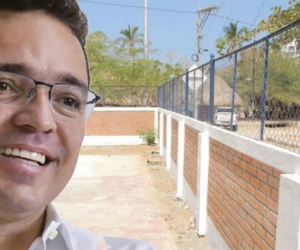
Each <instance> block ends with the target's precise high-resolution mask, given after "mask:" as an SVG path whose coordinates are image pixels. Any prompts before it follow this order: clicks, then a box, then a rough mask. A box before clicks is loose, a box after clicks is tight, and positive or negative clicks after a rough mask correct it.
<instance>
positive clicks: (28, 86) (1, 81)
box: [0, 71, 35, 106]
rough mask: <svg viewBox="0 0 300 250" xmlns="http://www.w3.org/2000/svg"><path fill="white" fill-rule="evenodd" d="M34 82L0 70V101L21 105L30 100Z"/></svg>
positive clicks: (5, 103)
mask: <svg viewBox="0 0 300 250" xmlns="http://www.w3.org/2000/svg"><path fill="white" fill-rule="evenodd" d="M34 89H35V83H34V81H33V80H32V79H30V78H28V77H26V76H23V75H19V74H14V73H10V72H3V71H0V103H1V104H4V105H10V106H23V105H25V104H26V103H27V102H29V101H30V99H31V97H32V95H31V94H30V93H34Z"/></svg>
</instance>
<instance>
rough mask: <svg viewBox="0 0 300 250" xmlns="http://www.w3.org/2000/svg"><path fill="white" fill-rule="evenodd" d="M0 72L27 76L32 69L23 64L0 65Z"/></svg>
mask: <svg viewBox="0 0 300 250" xmlns="http://www.w3.org/2000/svg"><path fill="white" fill-rule="evenodd" d="M0 70H2V71H7V72H12V73H16V74H24V75H27V74H29V72H30V71H31V70H32V68H31V67H29V66H27V65H25V64H23V63H0Z"/></svg>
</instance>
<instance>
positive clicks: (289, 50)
mask: <svg viewBox="0 0 300 250" xmlns="http://www.w3.org/2000/svg"><path fill="white" fill-rule="evenodd" d="M298 40H300V20H299V21H297V22H294V23H292V24H290V25H288V26H286V27H284V28H283V29H281V30H279V31H277V32H275V33H272V34H270V35H268V36H266V37H264V38H262V39H260V40H258V41H256V42H254V43H252V44H249V45H247V46H245V47H243V48H240V49H238V50H236V51H234V52H232V53H230V54H227V55H225V56H223V57H219V58H216V59H215V58H214V57H213V56H212V57H211V60H210V62H209V63H206V64H204V65H201V66H199V67H196V66H194V67H192V68H190V69H189V70H187V71H186V72H185V74H183V75H181V76H179V77H177V78H174V79H172V80H171V81H170V82H167V83H164V84H162V85H161V86H159V90H158V98H159V100H158V105H159V107H162V108H165V109H168V110H171V111H174V112H178V113H180V114H184V115H187V116H190V117H193V118H195V119H198V120H200V121H205V122H209V123H210V124H214V125H216V122H215V120H214V115H215V112H216V109H217V108H219V107H230V110H231V114H230V119H229V124H227V125H228V127H229V129H230V130H235V129H233V127H234V126H233V117H234V114H238V117H239V121H238V125H237V131H236V133H239V134H241V135H244V136H247V137H250V138H253V139H256V140H261V141H265V142H268V143H272V144H275V145H277V146H281V147H283V148H286V149H289V150H291V151H294V152H296V153H300V70H299V69H300V57H299V52H298V49H299V46H298V43H297V41H298Z"/></svg>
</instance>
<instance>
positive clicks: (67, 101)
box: [63, 97, 79, 108]
mask: <svg viewBox="0 0 300 250" xmlns="http://www.w3.org/2000/svg"><path fill="white" fill-rule="evenodd" d="M63 103H64V105H66V106H68V107H72V108H78V107H79V102H77V101H76V100H75V99H73V98H69V97H66V98H64V99H63Z"/></svg>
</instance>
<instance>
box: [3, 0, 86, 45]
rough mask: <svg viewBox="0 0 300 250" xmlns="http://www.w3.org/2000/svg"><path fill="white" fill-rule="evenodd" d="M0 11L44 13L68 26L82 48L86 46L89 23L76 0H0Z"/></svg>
mask: <svg viewBox="0 0 300 250" xmlns="http://www.w3.org/2000/svg"><path fill="white" fill-rule="evenodd" d="M0 10H9V11H16V12H21V11H33V10H40V11H44V12H45V13H46V14H49V15H51V16H53V17H56V18H57V19H58V20H59V21H61V22H62V23H64V24H66V25H67V26H68V27H69V28H70V29H71V30H72V32H73V33H74V35H75V36H76V37H77V38H78V40H79V42H80V44H81V45H82V47H84V45H85V39H86V36H87V34H88V22H87V18H86V15H85V14H84V13H83V12H82V11H81V9H80V8H79V5H78V3H77V1H76V0H0Z"/></svg>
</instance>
